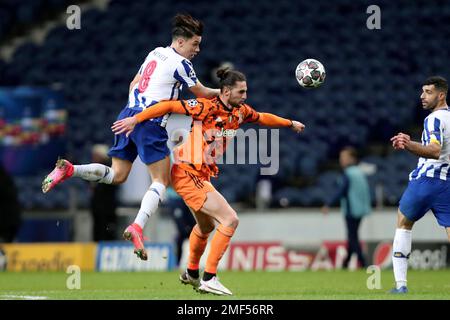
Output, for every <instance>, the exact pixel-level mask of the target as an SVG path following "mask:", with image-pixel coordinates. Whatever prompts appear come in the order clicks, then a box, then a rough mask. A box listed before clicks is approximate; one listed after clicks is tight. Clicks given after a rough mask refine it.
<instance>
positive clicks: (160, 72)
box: [128, 47, 197, 123]
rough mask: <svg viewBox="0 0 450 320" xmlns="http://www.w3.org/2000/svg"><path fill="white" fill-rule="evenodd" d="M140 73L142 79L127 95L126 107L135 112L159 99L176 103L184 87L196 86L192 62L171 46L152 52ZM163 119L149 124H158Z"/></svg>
mask: <svg viewBox="0 0 450 320" xmlns="http://www.w3.org/2000/svg"><path fill="white" fill-rule="evenodd" d="M139 74H140V75H141V79H140V81H139V83H137V84H135V85H134V87H133V88H132V89H131V91H130V94H129V96H128V107H129V108H132V109H133V110H136V111H142V110H144V109H145V108H148V107H149V106H151V105H153V104H155V103H157V102H159V101H162V100H178V99H179V95H180V91H181V90H182V86H183V85H186V86H188V87H192V86H195V85H196V84H197V77H196V75H195V71H194V68H193V66H192V63H191V62H190V61H189V60H188V59H186V58H184V57H183V56H181V55H179V54H178V53H177V52H176V51H175V49H174V48H171V47H158V48H156V49H154V50H153V51H151V52H150V53H149V54H148V55H147V58H146V59H145V61H144V63H143V64H142V65H141V68H140V69H139ZM162 118H163V117H160V118H157V119H152V120H151V121H155V122H157V123H160V122H161V121H162ZM166 118H167V116H165V119H166Z"/></svg>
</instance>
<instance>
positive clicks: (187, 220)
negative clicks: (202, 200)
mask: <svg viewBox="0 0 450 320" xmlns="http://www.w3.org/2000/svg"><path fill="white" fill-rule="evenodd" d="M163 205H164V207H165V208H166V209H167V210H168V211H169V214H170V216H171V217H172V218H173V220H174V222H175V224H176V227H177V236H176V239H175V242H176V255H177V264H179V263H180V259H181V256H182V253H183V252H182V248H183V242H184V240H186V239H189V235H190V234H191V231H192V228H193V227H194V226H195V223H196V222H195V219H194V217H193V216H192V213H191V211H190V210H189V208H188V207H187V206H186V205H185V204H184V201H183V199H182V198H181V197H180V196H179V195H178V194H177V193H176V192H175V190H173V189H172V188H171V187H169V188H167V193H166V200H165V201H164V204H163Z"/></svg>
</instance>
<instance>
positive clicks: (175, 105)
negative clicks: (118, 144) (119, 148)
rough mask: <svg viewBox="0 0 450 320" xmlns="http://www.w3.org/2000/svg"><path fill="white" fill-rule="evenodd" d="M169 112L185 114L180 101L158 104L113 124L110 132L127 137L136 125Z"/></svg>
mask: <svg viewBox="0 0 450 320" xmlns="http://www.w3.org/2000/svg"><path fill="white" fill-rule="evenodd" d="M169 112H172V113H186V109H185V108H184V107H183V105H182V102H180V101H163V102H159V103H157V104H155V105H153V106H151V107H149V108H147V109H145V110H144V111H142V112H140V113H138V114H137V115H135V116H134V117H128V118H125V119H121V120H118V121H116V122H114V123H113V125H112V127H111V130H112V131H113V132H114V134H121V133H125V134H126V136H127V137H128V136H129V135H130V134H131V132H132V131H133V130H134V127H135V126H136V125H137V124H138V123H140V122H143V121H145V120H149V119H153V118H157V117H161V116H163V115H165V114H166V113H169Z"/></svg>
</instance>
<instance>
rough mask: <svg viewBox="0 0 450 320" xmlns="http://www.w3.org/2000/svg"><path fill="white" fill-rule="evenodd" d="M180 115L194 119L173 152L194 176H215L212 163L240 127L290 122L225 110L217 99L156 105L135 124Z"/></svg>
mask: <svg viewBox="0 0 450 320" xmlns="http://www.w3.org/2000/svg"><path fill="white" fill-rule="evenodd" d="M169 112H173V113H180V114H185V115H187V116H191V117H192V118H193V122H192V127H191V132H190V134H189V137H188V139H187V141H185V142H183V143H182V144H181V145H179V146H177V147H176V148H175V149H174V158H175V159H174V160H175V163H176V164H177V165H178V166H179V167H180V168H182V169H184V170H186V171H189V172H191V173H192V174H195V175H204V176H217V174H218V172H219V170H218V168H217V166H216V163H215V160H216V159H217V158H218V157H220V156H222V154H223V153H224V152H225V150H226V147H227V142H228V141H229V140H230V139H233V138H234V136H235V135H236V130H237V129H238V128H239V126H240V125H241V124H242V123H249V122H255V123H259V124H262V125H266V126H269V127H289V126H291V125H292V121H291V120H288V119H284V118H281V117H278V116H276V115H273V114H270V113H260V112H256V111H255V110H254V109H253V108H252V107H250V106H249V105H247V104H242V105H240V106H239V107H236V108H231V109H230V108H228V107H227V106H226V105H225V104H224V103H223V102H222V101H221V100H220V98H219V97H215V98H212V99H205V98H198V99H191V100H178V101H163V102H159V103H157V104H155V105H153V106H151V107H149V108H147V109H145V110H144V111H142V112H141V113H138V114H137V115H136V116H135V117H136V118H137V120H138V122H142V121H145V120H148V119H152V118H155V117H159V116H162V115H164V114H166V113H169Z"/></svg>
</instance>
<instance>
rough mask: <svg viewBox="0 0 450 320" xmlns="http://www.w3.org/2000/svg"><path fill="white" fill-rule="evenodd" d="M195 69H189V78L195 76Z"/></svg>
mask: <svg viewBox="0 0 450 320" xmlns="http://www.w3.org/2000/svg"><path fill="white" fill-rule="evenodd" d="M195 77H196V75H195V71H194V70H193V69H191V71H189V78H195Z"/></svg>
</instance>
